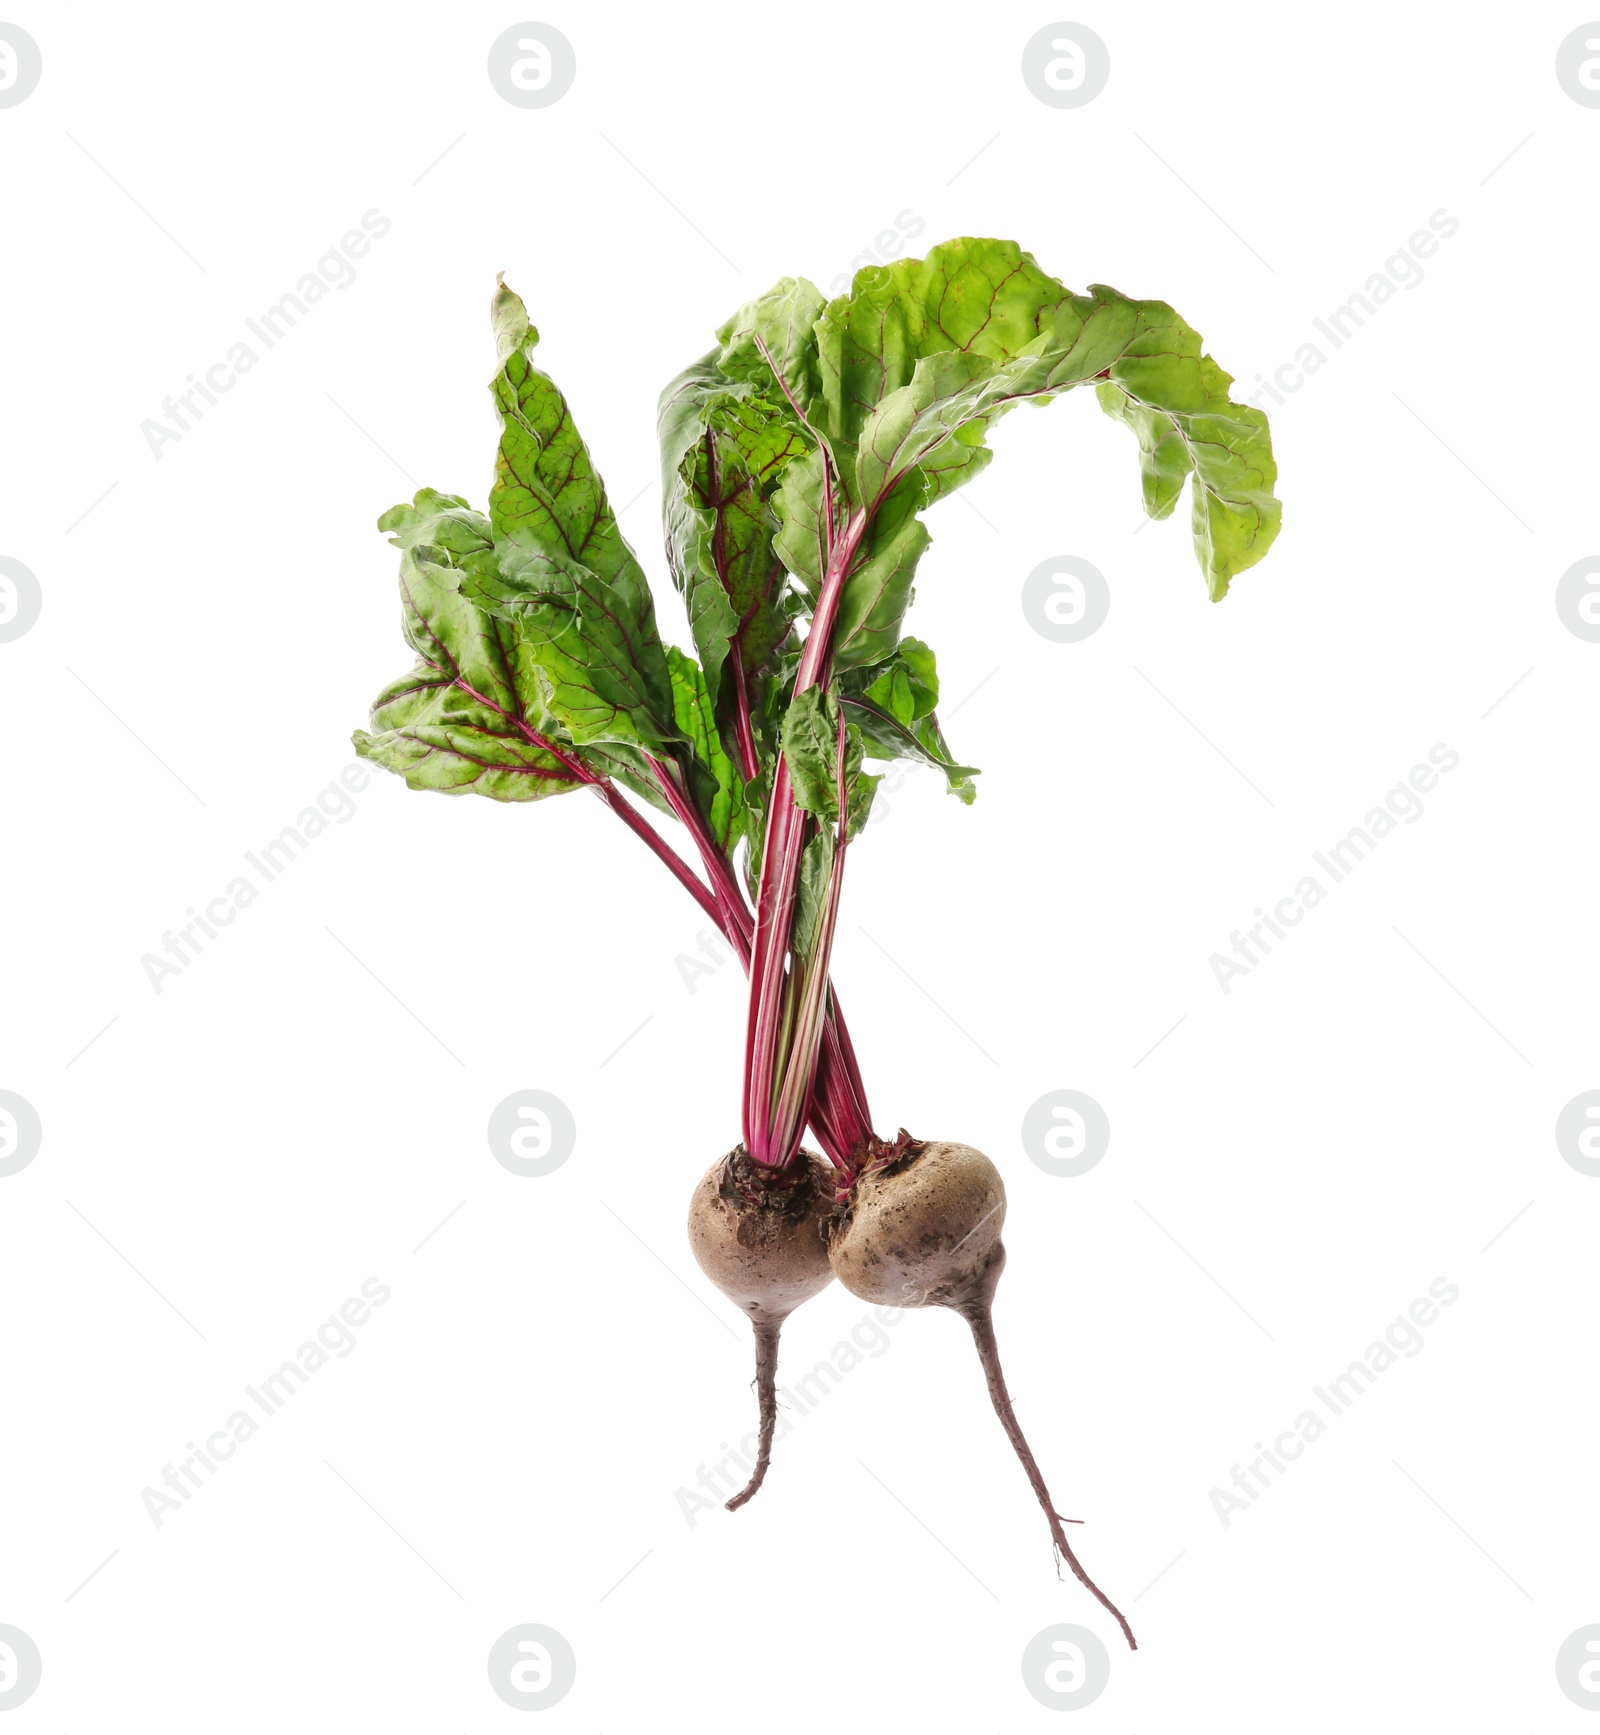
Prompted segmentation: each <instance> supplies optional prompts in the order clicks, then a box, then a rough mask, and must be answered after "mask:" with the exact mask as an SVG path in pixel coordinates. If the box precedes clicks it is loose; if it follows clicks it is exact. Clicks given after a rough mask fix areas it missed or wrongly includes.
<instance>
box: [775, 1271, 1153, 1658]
mask: <svg viewBox="0 0 1600 1735" xmlns="http://www.w3.org/2000/svg"><path fill="white" fill-rule="evenodd" d="M956 1311H957V1312H958V1313H960V1315H961V1317H962V1318H963V1319H964V1320H966V1322H967V1324H968V1325H970V1326H971V1327H972V1339H973V1342H974V1343H975V1344H976V1345H977V1346H978V1360H979V1361H980V1362H982V1363H983V1377H984V1379H985V1380H987V1381H988V1384H989V1399H990V1402H991V1403H993V1405H994V1413H995V1414H996V1415H997V1416H998V1417H999V1418H1000V1425H1001V1427H1003V1428H1004V1429H1005V1431H1006V1437H1007V1439H1009V1440H1010V1442H1011V1445H1012V1448H1013V1449H1014V1450H1015V1452H1016V1454H1017V1456H1018V1458H1020V1459H1021V1460H1022V1467H1023V1469H1024V1470H1026V1471H1027V1472H1028V1480H1029V1481H1030V1482H1031V1483H1032V1484H1033V1491H1034V1493H1035V1494H1036V1495H1037V1496H1038V1498H1039V1504H1040V1505H1041V1506H1042V1507H1043V1508H1044V1515H1045V1517H1046V1518H1048V1519H1049V1521H1050V1534H1051V1536H1052V1538H1053V1539H1054V1541H1055V1545H1056V1551H1057V1553H1058V1554H1062V1555H1065V1556H1066V1559H1067V1564H1068V1566H1070V1567H1071V1568H1072V1571H1073V1574H1074V1576H1075V1577H1076V1578H1077V1580H1078V1582H1079V1583H1080V1584H1081V1585H1082V1586H1083V1587H1084V1589H1085V1590H1087V1591H1088V1592H1089V1594H1090V1595H1091V1596H1092V1597H1093V1598H1094V1599H1095V1601H1096V1602H1098V1603H1099V1604H1100V1605H1101V1607H1102V1608H1104V1609H1106V1610H1108V1611H1109V1612H1110V1613H1111V1614H1112V1615H1114V1616H1115V1617H1116V1621H1117V1625H1118V1626H1120V1627H1121V1628H1122V1636H1123V1637H1124V1638H1125V1639H1126V1640H1127V1641H1128V1649H1129V1650H1131V1651H1136V1650H1138V1648H1139V1644H1138V1640H1136V1639H1135V1638H1134V1636H1133V1628H1132V1627H1130V1626H1129V1625H1128V1622H1127V1619H1126V1617H1125V1616H1124V1615H1123V1613H1122V1610H1121V1609H1119V1608H1118V1607H1117V1605H1116V1604H1115V1603H1114V1602H1112V1600H1111V1598H1110V1597H1108V1596H1107V1595H1106V1593H1105V1592H1104V1591H1103V1590H1101V1588H1100V1587H1099V1585H1097V1584H1096V1583H1095V1582H1094V1580H1093V1579H1092V1578H1090V1576H1089V1575H1088V1573H1086V1572H1085V1571H1084V1570H1083V1568H1082V1567H1081V1566H1080V1565H1079V1564H1078V1557H1077V1555H1075V1554H1074V1553H1073V1552H1072V1544H1071V1543H1070V1542H1068V1541H1067V1533H1066V1531H1065V1530H1063V1529H1062V1528H1061V1514H1060V1513H1059V1512H1057V1511H1056V1509H1055V1504H1054V1502H1053V1501H1052V1500H1051V1498H1050V1490H1049V1489H1048V1488H1046V1487H1045V1485H1044V1477H1043V1476H1042V1475H1041V1474H1040V1472H1039V1466H1038V1464H1037V1462H1036V1461H1035V1459H1034V1456H1033V1451H1032V1449H1031V1448H1030V1447H1029V1445H1028V1442H1027V1439H1026V1437H1025V1436H1024V1434H1023V1432H1022V1424H1021V1423H1020V1422H1018V1420H1017V1414H1016V1411H1015V1410H1013V1409H1012V1407H1011V1394H1010V1393H1009V1392H1008V1391H1007V1390H1006V1376H1005V1374H1004V1373H1003V1372H1002V1371H1001V1367H1000V1346H999V1344H998V1343H997V1342H996V1341H995V1335H994V1319H993V1317H992V1312H991V1309H990V1306H989V1303H988V1301H987V1300H978V1301H972V1302H968V1303H967V1304H965V1305H964V1306H960V1307H958V1308H957V1309H956ZM757 1479H758V1480H759V1474H758V1478H757ZM741 1498H743V1496H741Z"/></svg>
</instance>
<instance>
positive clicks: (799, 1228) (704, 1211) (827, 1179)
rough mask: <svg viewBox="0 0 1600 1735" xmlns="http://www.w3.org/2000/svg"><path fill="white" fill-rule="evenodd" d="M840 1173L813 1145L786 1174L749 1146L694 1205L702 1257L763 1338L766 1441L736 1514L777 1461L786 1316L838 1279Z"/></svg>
mask: <svg viewBox="0 0 1600 1735" xmlns="http://www.w3.org/2000/svg"><path fill="white" fill-rule="evenodd" d="M833 1174H834V1171H833V1169H832V1167H831V1166H830V1165H829V1164H828V1163H826V1162H824V1161H823V1159H822V1158H821V1157H819V1156H816V1155H814V1154H813V1153H812V1152H810V1151H802V1152H801V1153H800V1154H799V1156H798V1157H797V1158H796V1159H795V1161H794V1162H793V1163H792V1164H791V1165H790V1166H789V1168H788V1169H786V1170H783V1171H775V1170H771V1169H767V1168H764V1167H763V1166H762V1165H760V1164H758V1163H755V1162H753V1161H752V1160H751V1158H750V1156H749V1154H748V1153H747V1152H746V1150H745V1149H744V1147H743V1146H742V1145H741V1146H740V1147H739V1148H738V1149H737V1150H733V1151H730V1152H729V1153H728V1154H727V1156H725V1157H719V1158H718V1159H717V1160H716V1162H714V1163H713V1164H712V1165H711V1167H710V1168H709V1169H707V1170H706V1172H705V1175H704V1176H703V1177H702V1179H701V1181H700V1184H699V1186H698V1187H696V1188H695V1190H694V1197H693V1198H692V1199H691V1200H690V1202H689V1246H690V1248H691V1250H692V1251H693V1253H694V1256H695V1261H696V1263H697V1264H698V1265H699V1267H700V1269H701V1270H702V1271H703V1272H704V1273H705V1274H706V1276H707V1277H709V1278H710V1279H711V1281H712V1282H713V1283H714V1284H716V1286H717V1288H718V1289H720V1290H721V1291H722V1293H723V1294H724V1295H726V1296H727V1297H728V1299H729V1300H730V1301H733V1302H736V1303H737V1304H738V1305H739V1306H740V1307H741V1308H743V1310H744V1311H745V1313H747V1314H748V1315H749V1316H750V1323H751V1325H752V1327H753V1328H754V1330H755V1337H756V1380H755V1383H756V1395H757V1401H758V1404H759V1407H760V1415H761V1434H760V1444H759V1448H758V1451H757V1454H756V1467H755V1471H754V1473H753V1474H752V1475H751V1477H750V1480H749V1482H748V1483H747V1484H746V1486H745V1487H744V1488H743V1489H742V1490H741V1491H740V1492H739V1493H737V1494H736V1495H734V1497H733V1498H732V1499H731V1500H730V1501H728V1503H727V1507H728V1510H729V1511H730V1512H736V1511H737V1510H738V1509H739V1508H740V1507H741V1506H743V1505H744V1503H745V1502H746V1501H747V1500H749V1499H750V1498H751V1497H752V1496H753V1495H754V1494H755V1493H756V1491H757V1490H758V1489H759V1488H760V1486H761V1484H762V1483H763V1482H764V1481H765V1480H766V1476H767V1467H768V1465H769V1464H770V1463H771V1460H772V1435H773V1431H774V1429H775V1428H776V1426H777V1421H778V1336H779V1333H780V1332H781V1331H782V1329H783V1322H784V1321H785V1320H786V1319H787V1318H788V1317H789V1315H790V1314H791V1313H793V1312H794V1310H795V1309H796V1308H797V1307H798V1306H800V1304H801V1303H802V1302H804V1301H809V1300H810V1299H811V1297H812V1296H813V1295H816V1294H818V1293H819V1292H820V1291H822V1290H824V1289H826V1288H827V1286H828V1285H829V1284H830V1283H831V1282H832V1281H833V1268H832V1267H831V1266H830V1264H829V1263H828V1243H827V1224H828V1219H829V1217H830V1216H831V1214H832V1211H833V1207H834V1182H833Z"/></svg>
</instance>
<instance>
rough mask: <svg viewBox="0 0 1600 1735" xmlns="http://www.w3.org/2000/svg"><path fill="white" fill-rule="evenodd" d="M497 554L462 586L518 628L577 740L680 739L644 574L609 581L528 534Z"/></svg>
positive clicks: (659, 744) (555, 710) (639, 742)
mask: <svg viewBox="0 0 1600 1735" xmlns="http://www.w3.org/2000/svg"><path fill="white" fill-rule="evenodd" d="M496 557H497V558H496V561H495V562H494V564H493V565H488V564H486V563H481V562H480V563H476V564H473V565H472V566H471V567H470V568H469V569H467V570H464V571H463V573H462V576H461V589H462V592H463V594H464V595H465V596H466V597H467V598H468V599H469V600H470V601H472V602H473V603H475V604H476V605H477V606H478V607H479V608H481V609H483V610H484V611H486V612H487V613H488V614H490V615H492V616H494V617H496V618H499V619H502V620H507V621H510V622H512V623H514V624H515V625H516V627H517V628H518V629H519V642H520V643H521V645H522V646H523V647H524V648H525V649H526V651H527V654H528V656H529V657H530V659H531V660H532V661H533V662H534V663H535V664H536V665H537V667H538V670H539V673H540V675H541V676H542V677H543V686H544V691H545V697H546V700H547V703H548V704H549V707H550V711H551V713H552V714H553V715H554V716H555V717H556V718H557V720H558V721H559V722H560V723H561V725H562V726H563V727H564V728H565V730H566V731H567V733H568V734H569V735H570V736H571V737H572V739H573V741H575V742H577V743H578V744H579V745H580V746H585V745H588V744H590V743H592V742H602V741H606V742H620V743H623V744H625V745H628V746H631V747H636V748H640V749H643V750H644V751H647V752H652V753H660V752H662V751H664V750H666V749H667V748H669V747H670V746H671V745H672V744H673V743H674V742H676V741H677V740H679V739H680V734H679V730H678V727H677V723H676V720H675V716H674V706H673V692H672V677H671V675H670V673H669V671H668V668H667V659H666V653H665V649H664V647H663V645H662V643H661V637H660V634H659V633H658V632H657V631H656V622H655V609H654V605H653V603H652V601H651V598H650V591H649V587H648V586H647V585H645V584H644V582H643V579H642V577H641V578H640V580H639V582H638V583H637V584H634V583H632V582H631V581H630V579H629V577H628V575H626V574H624V575H622V576H621V577H620V578H619V579H618V580H617V581H616V582H608V581H607V580H606V579H605V578H603V577H602V576H601V575H600V574H599V573H596V572H593V571H591V570H590V569H589V568H588V567H586V566H584V565H582V564H581V563H580V562H578V561H576V560H572V559H570V558H569V557H567V556H566V555H564V554H561V553H556V552H552V551H550V550H548V549H546V548H544V547H542V546H540V545H539V544H538V543H537V542H535V541H532V540H530V539H529V538H528V537H527V535H526V533H525V532H523V531H518V532H517V533H516V534H515V535H514V536H513V537H512V539H510V540H509V541H503V542H501V543H499V544H498V546H497V548H496Z"/></svg>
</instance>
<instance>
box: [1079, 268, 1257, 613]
mask: <svg viewBox="0 0 1600 1735" xmlns="http://www.w3.org/2000/svg"><path fill="white" fill-rule="evenodd" d="M1137 305H1138V308H1139V311H1140V313H1141V315H1142V316H1143V321H1144V324H1143V329H1142V330H1141V331H1140V333H1139V334H1138V336H1137V338H1136V339H1135V340H1134V341H1133V342H1132V343H1130V344H1129V345H1128V347H1127V349H1126V350H1125V351H1124V353H1123V355H1122V356H1121V357H1119V358H1118V360H1117V361H1116V362H1114V363H1112V364H1111V368H1110V373H1111V378H1110V379H1109V380H1107V381H1105V382H1103V383H1102V384H1101V385H1100V386H1099V387H1098V389H1097V395H1098V397H1099V400H1100V406H1101V408H1102V409H1104V410H1105V411H1106V413H1107V414H1108V415H1110V416H1112V417H1114V418H1115V419H1116V420H1118V421H1120V422H1123V423H1125V424H1126V425H1127V426H1128V427H1129V428H1131V429H1132V430H1133V433H1134V435H1135V437H1136V438H1137V439H1138V442H1139V460H1140V473H1141V481H1142V485H1143V492H1144V504H1145V511H1146V512H1147V513H1148V514H1149V515H1150V516H1151V517H1152V518H1165V517H1166V516H1167V515H1168V514H1169V513H1170V512H1171V511H1172V508H1173V506H1174V504H1175V503H1176V500H1177V496H1178V493H1179V491H1180V490H1181V488H1182V486H1183V480H1184V477H1185V476H1187V475H1189V474H1191V473H1192V474H1193V476H1194V485H1193V488H1192V490H1191V493H1192V502H1191V507H1192V510H1191V525H1192V528H1193V533H1194V545H1195V554H1196V556H1197V558H1198V559H1199V562H1200V570H1201V571H1202V572H1203V573H1204V574H1205V578H1206V587H1207V589H1208V590H1209V592H1210V594H1211V599H1212V601H1213V602H1218V601H1220V600H1221V599H1222V598H1223V597H1224V596H1226V595H1227V592H1228V586H1229V584H1230V583H1231V582H1232V580H1233V578H1234V576H1235V575H1236V574H1237V573H1240V572H1243V571H1244V570H1245V569H1246V568H1247V567H1251V566H1254V565H1255V563H1256V562H1257V561H1258V560H1260V559H1261V557H1262V556H1263V555H1264V554H1265V553H1266V552H1267V550H1268V549H1269V548H1270V547H1271V546H1272V543H1273V540H1274V539H1275V538H1276V536H1277V534H1278V529H1279V525H1280V523H1281V521H1282V516H1283V509H1282V507H1281V506H1280V505H1279V503H1278V501H1277V499H1276V498H1275V497H1274V495H1273V492H1272V489H1273V484H1274V483H1275V482H1276V481H1277V479H1278V466H1277V464H1276V463H1275V461H1274V460H1273V456H1272V436H1271V432H1270V430H1269V429H1268V426H1267V418H1266V416H1265V415H1263V414H1262V412H1261V411H1260V410H1257V409H1253V408H1251V407H1250V406H1249V405H1247V404H1236V403H1233V402H1232V401H1231V400H1230V398H1229V396H1228V388H1229V387H1230V386H1231V385H1232V384H1233V377H1232V375H1231V374H1227V373H1224V372H1223V371H1222V369H1221V368H1220V367H1218V366H1217V364H1216V363H1215V362H1214V361H1213V360H1212V359H1211V357H1210V356H1208V355H1205V354H1203V353H1202V351H1201V348H1200V337H1199V335H1198V333H1196V332H1194V331H1193V330H1191V329H1190V327H1189V326H1187V325H1186V324H1184V322H1183V321H1182V320H1181V319H1180V318H1179V317H1178V316H1177V314H1175V313H1174V312H1173V311H1172V309H1171V308H1170V307H1168V306H1167V305H1166V303H1165V302H1161V301H1144V302H1139V303H1138V304H1137Z"/></svg>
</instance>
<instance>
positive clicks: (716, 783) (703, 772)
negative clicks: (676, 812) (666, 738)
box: [667, 645, 745, 852]
mask: <svg viewBox="0 0 1600 1735" xmlns="http://www.w3.org/2000/svg"><path fill="white" fill-rule="evenodd" d="M667 667H668V669H669V670H670V671H671V675H672V701H673V712H674V716H675V718H676V720H677V725H678V730H679V732H680V733H681V734H682V735H683V736H684V738H685V740H687V742H688V743H689V746H690V749H691V750H692V751H691V752H690V753H689V754H684V755H680V758H679V762H680V763H684V762H685V761H687V768H688V774H689V780H690V797H691V799H692V800H693V801H694V803H695V805H696V807H697V808H698V809H699V810H700V813H701V815H702V816H703V817H704V819H705V820H706V822H707V824H708V826H709V827H710V830H711V835H712V836H713V837H714V838H715V839H716V840H717V843H718V845H719V846H720V847H721V849H722V850H723V851H724V852H731V851H732V848H733V845H734V843H735V842H736V841H737V840H738V839H739V838H741V837H743V836H744V828H745V798H744V784H743V782H742V780H741V779H740V776H739V773H738V771H737V769H736V768H735V766H734V763H733V761H732V760H731V759H730V758H729V757H728V754H727V751H726V750H725V749H724V747H723V745H722V737H721V736H720V735H719V734H718V733H717V719H716V708H715V706H714V705H713V703H712V699H711V692H710V689H709V688H708V687H707V685H706V681H705V676H704V674H703V673H702V672H701V669H700V666H699V664H698V663H696V662H695V660H694V658H693V657H689V656H685V655H684V653H683V652H682V651H680V650H679V649H678V648H677V646H676V645H668V647H667Z"/></svg>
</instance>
